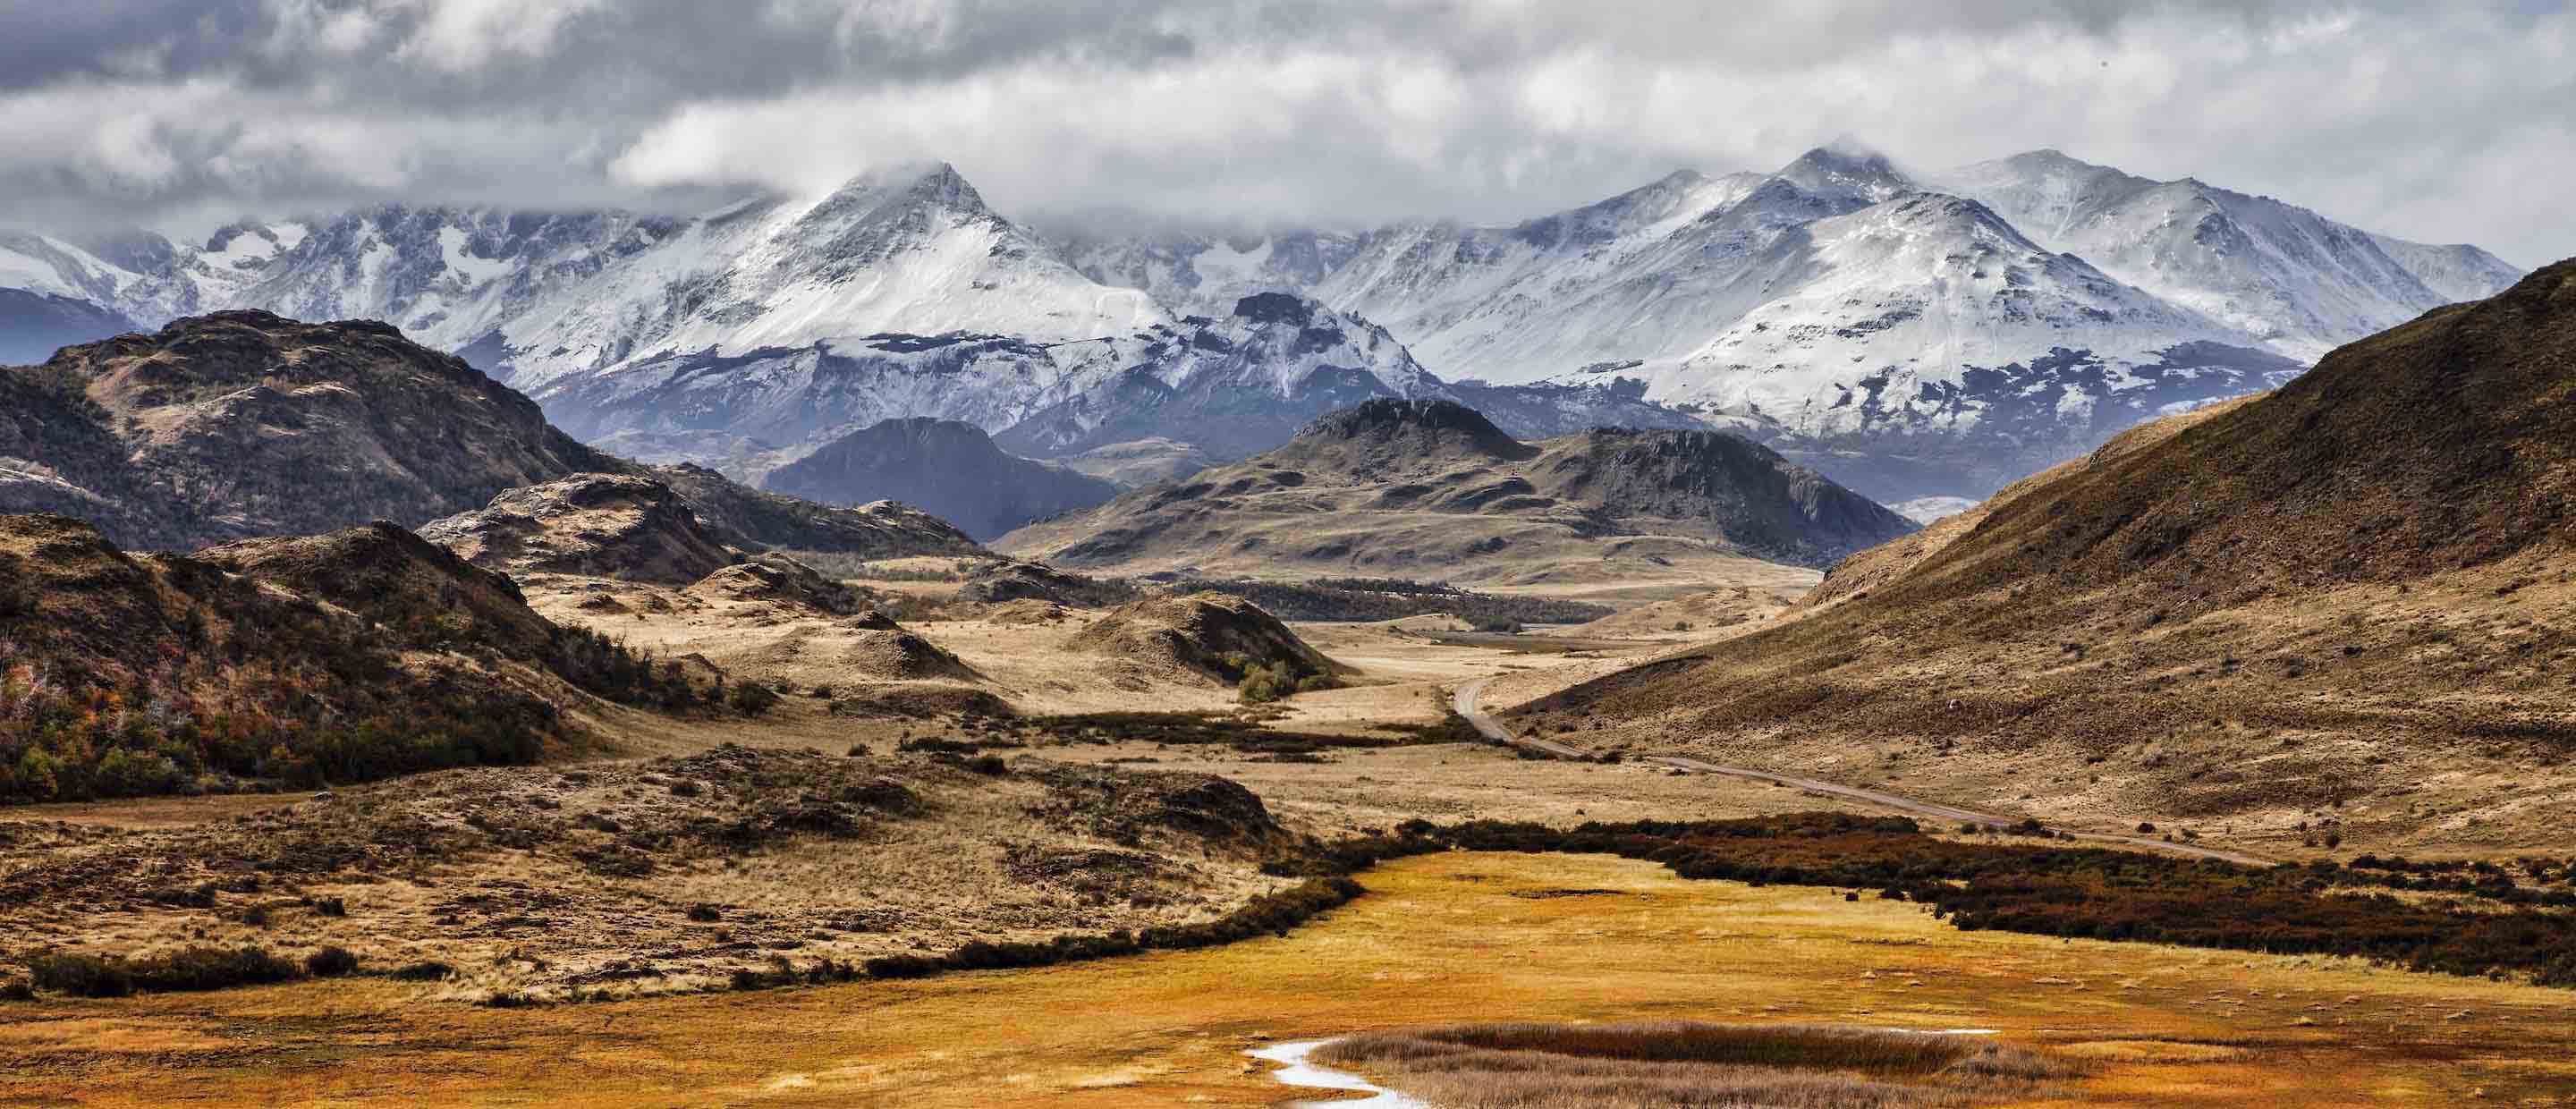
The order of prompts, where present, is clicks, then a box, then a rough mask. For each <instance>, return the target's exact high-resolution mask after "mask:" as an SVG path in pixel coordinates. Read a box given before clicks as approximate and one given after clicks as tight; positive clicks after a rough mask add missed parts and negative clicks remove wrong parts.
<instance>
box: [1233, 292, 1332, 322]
mask: <svg viewBox="0 0 2576 1109" xmlns="http://www.w3.org/2000/svg"><path fill="white" fill-rule="evenodd" d="M1318 313H1321V314H1325V315H1330V314H1331V313H1332V309H1330V308H1327V307H1325V306H1324V304H1323V302H1321V301H1317V300H1314V299H1312V298H1309V297H1303V296H1299V295H1297V294H1295V293H1282V292H1266V293H1254V294H1252V295H1251V296H1248V297H1244V298H1243V299H1241V300H1237V301H1235V302H1234V314H1235V315H1236V316H1237V317H1239V318H1241V319H1244V320H1248V321H1250V322H1252V323H1254V324H1256V325H1258V324H1270V323H1288V324H1295V325H1297V326H1299V327H1304V326H1306V325H1308V324H1311V323H1313V322H1314V320H1315V316H1316V315H1317V314H1318Z"/></svg>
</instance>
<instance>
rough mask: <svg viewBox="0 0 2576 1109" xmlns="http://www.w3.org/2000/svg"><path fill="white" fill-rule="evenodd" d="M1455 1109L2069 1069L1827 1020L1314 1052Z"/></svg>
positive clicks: (1657, 1099)
mask: <svg viewBox="0 0 2576 1109" xmlns="http://www.w3.org/2000/svg"><path fill="white" fill-rule="evenodd" d="M1315 1059H1316V1060H1317V1061H1319V1062H1323V1063H1327V1064H1332V1065H1338V1066H1350V1067H1357V1068H1364V1069H1367V1070H1369V1071H1371V1072H1373V1073H1378V1074H1382V1075H1385V1076H1386V1077H1385V1078H1384V1079H1383V1081H1385V1082H1386V1083H1387V1084H1388V1085H1390V1086H1393V1087H1395V1088H1397V1089H1400V1090H1403V1091H1404V1092H1406V1093H1409V1094H1413V1095H1415V1096H1417V1097H1420V1098H1422V1099H1424V1100H1427V1101H1429V1102H1431V1103H1433V1104H1437V1105H1443V1106H1456V1107H1459V1109H1554V1107H1557V1106H1578V1105H1580V1106H1640V1107H1642V1106H1763V1107H1776V1109H1894V1107H1912V1106H1966V1105H1977V1104H1983V1103H1986V1102H1989V1101H1993V1100H1997V1099H2000V1098H2005V1097H2019V1096H2028V1095H2030V1094H2032V1093H2033V1092H2034V1091H2035V1090H2036V1089H2037V1088H2038V1087H2039V1086H2040V1085H2041V1084H2042V1083H2045V1082H2048V1081H2051V1080H2054V1079H2061V1078H2072V1077H2075V1076H2076V1075H2077V1074H2078V1073H2079V1071H2078V1069H2077V1068H2076V1067H2075V1066H2074V1065H2073V1064H2071V1063H2069V1062H2067V1061H2064V1060H2061V1059H2058V1058H2055V1057H2053V1056H2049V1055H2046V1054H2043V1053H2041V1052H2037V1051H2031V1050H2027V1049H2024V1048H2017V1047H2011V1046H2007V1045H2004V1044H1998V1043H1994V1042H1992V1041H1988V1040H1983V1039H1979V1038H1975V1037H1969V1036H1959V1035H1946V1034H1942V1033H1935V1032H1905V1031H1896V1030H1887V1029H1873V1028H1852V1027H1843V1026H1833V1025H1795V1024H1783V1025H1726V1024H1702V1023H1695V1022H1687V1021H1657V1022H1652V1023H1640V1024H1597V1025H1596V1024H1584V1025H1562V1024H1478V1025H1459V1026H1453V1027H1445V1028H1428V1029H1410V1030H1397V1031H1388V1032H1371V1033H1363V1034H1360V1035H1355V1036H1349V1037H1345V1038H1343V1039H1340V1040H1336V1041H1334V1042H1332V1043H1330V1044H1327V1045H1325V1046H1324V1047H1322V1048H1320V1049H1318V1050H1317V1051H1316V1052H1315Z"/></svg>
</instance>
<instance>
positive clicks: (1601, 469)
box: [996, 400, 1914, 580]
mask: <svg viewBox="0 0 2576 1109" xmlns="http://www.w3.org/2000/svg"><path fill="white" fill-rule="evenodd" d="M1913 528H1914V525H1913V524H1912V523H1911V522H1909V521H1907V520H1905V519H1903V518H1902V517H1899V516H1897V515H1896V514H1894V513H1893V512H1890V511H1888V510H1887V509H1885V508H1882V507H1880V506H1879V505H1877V504H1875V503H1874V502H1871V501H1870V500H1868V499H1867V498H1865V497H1862V496H1860V495H1858V494H1855V493H1852V492H1850V491H1849V490H1846V489H1843V488H1842V487H1840V486H1838V485H1835V484H1834V483H1832V482H1830V481H1827V480H1825V479H1824V478H1822V477H1820V476H1818V475H1817V474H1815V473H1814V472H1813V471H1810V470H1807V469H1805V468H1803V467H1800V466H1797V465H1794V464H1792V463H1790V462H1788V461H1787V460H1786V459H1783V458H1781V457H1780V456H1779V455H1778V454H1777V453H1775V452H1773V451H1771V450H1770V449H1768V448H1766V447H1762V446H1760V445H1757V444H1754V443H1750V442H1747V441H1745V440H1743V439H1741V438H1738V437H1736V436H1732V435H1728V434H1726V433H1723V432H1714V431H1705V430H1703V431H1627V430H1601V431H1589V432H1584V433H1582V434H1578V435H1569V436H1564V437H1560V438H1556V439H1549V440H1544V441H1541V442H1537V443H1524V442H1521V441H1519V440H1517V439H1514V438H1512V437H1511V436H1509V435H1506V434H1504V433H1503V431H1502V429H1500V428H1497V427H1495V426H1494V425H1493V423H1492V422H1490V421H1488V420H1486V419H1485V418H1484V417H1483V416H1481V415H1479V414H1477V413H1476V412H1474V411H1473V410H1470V409H1467V408H1464V407H1461V406H1459V405H1456V404H1451V403H1448V402H1445V401H1397V400H1377V401H1370V402H1368V403H1366V404H1363V405H1360V406H1358V407H1355V408H1351V409H1347V410H1344V411H1341V412H1336V413H1333V414H1331V415H1329V416H1326V417H1324V418H1322V419H1319V420H1317V421H1315V422H1314V423H1313V424H1312V425H1310V426H1309V427H1308V428H1307V429H1306V430H1305V431H1304V432H1302V433H1300V434H1299V435H1298V436H1297V438H1296V439H1294V440H1293V441H1291V442H1290V443H1288V444H1287V445H1286V446H1283V447H1281V448H1279V449H1278V450H1275V451H1271V452H1269V453H1266V454H1263V455H1260V456H1257V457H1255V458H1252V459H1249V460H1246V461H1244V462H1242V463H1237V464H1235V465H1231V466H1221V467H1216V468H1214V469H1210V470H1206V471H1202V472H1200V473H1199V474H1196V475H1194V476H1193V477H1192V478H1190V479H1189V480H1188V481H1186V482H1180V483H1174V484H1169V485H1164V486H1158V487H1154V488H1150V489H1144V490H1138V491H1136V492H1133V493H1128V494H1125V495H1123V496H1121V497H1119V498H1118V499H1117V500H1114V501H1111V502H1109V503H1108V504H1105V505H1102V506H1100V507H1099V508H1096V509H1092V510H1089V511H1086V512H1082V513H1077V514H1075V515H1072V516H1068V517H1064V518H1061V519H1057V520H1052V521H1048V522H1046V523H1044V524H1039V525H1033V526H1031V527H1028V528H1024V529H1022V530H1020V531H1018V532H1015V533H1013V534H1011V535H1009V536H1006V537H1004V538H1003V539H1002V540H1001V541H1000V542H999V543H997V544H996V545H997V546H998V547H1000V548H1001V549H1002V550H1005V551H1008V552H1012V553H1014V554H1017V555H1021V556H1024V557H1035V558H1044V559H1046V560H1048V561H1051V562H1055V563H1058V564H1060V565H1065V566H1072V567H1082V568H1102V569H1106V568H1115V569H1117V570H1119V571H1121V572H1127V573H1149V572H1161V571H1172V570H1191V569H1195V570H1201V571H1211V572H1213V571H1233V570H1248V569H1251V568H1254V567H1256V566H1258V567H1267V568H1271V569H1277V568H1280V567H1289V566H1293V567H1298V568H1301V569H1309V570H1313V571H1315V572H1319V573H1320V572H1330V573H1365V574H1397V575H1407V576H1418V577H1431V578H1452V579H1457V580H1482V579H1493V580H1504V579H1507V578H1509V577H1510V576H1511V575H1515V574H1520V573H1523V572H1534V571H1536V570H1539V569H1542V568H1544V567H1546V566H1551V565H1553V566H1564V565H1568V564H1571V563H1592V564H1598V565H1601V566H1605V567H1615V565H1616V564H1617V563H1616V559H1634V560H1637V561H1638V562H1639V563H1640V564H1641V565H1640V566H1639V568H1638V569H1639V571H1640V572H1641V573H1651V572H1653V569H1654V567H1655V566H1656V565H1662V566H1667V567H1669V566H1670V565H1671V561H1672V559H1673V558H1674V557H1691V558H1714V557H1740V556H1744V555H1751V556H1755V557H1760V558H1766V559H1771V560H1775V561H1786V562H1795V563H1801V564H1806V565H1826V564H1829V563H1831V562H1832V561H1833V560H1834V559H1837V558H1840V557H1842V556H1843V555H1846V554H1849V553H1851V552H1853V551H1856V550H1859V549H1862V548H1864V547H1868V546H1873V545H1875V544H1877V543H1881V542H1884V541H1886V540H1888V539H1891V538H1894V537H1896V536H1899V535H1903V534H1905V533H1906V532H1909V531H1911V530H1913ZM1655 559H1662V560H1664V561H1663V562H1662V563H1661V564H1657V563H1654V562H1653V561H1652V560H1655ZM1605 572H1607V571H1605Z"/></svg>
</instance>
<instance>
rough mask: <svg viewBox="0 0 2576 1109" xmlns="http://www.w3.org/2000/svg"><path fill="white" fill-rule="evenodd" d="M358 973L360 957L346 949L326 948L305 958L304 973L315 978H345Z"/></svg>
mask: <svg viewBox="0 0 2576 1109" xmlns="http://www.w3.org/2000/svg"><path fill="white" fill-rule="evenodd" d="M357 972H358V956H357V954H356V953H355V952H352V951H350V950H349V949H348V948H345V947H336V946H335V947H325V948H323V949H322V950H320V951H316V952H314V953H312V954H310V955H307V956H305V957H304V973H306V974H310V975H312V976H313V977H315V978H345V977H347V976H349V975H352V974H356V973H357Z"/></svg>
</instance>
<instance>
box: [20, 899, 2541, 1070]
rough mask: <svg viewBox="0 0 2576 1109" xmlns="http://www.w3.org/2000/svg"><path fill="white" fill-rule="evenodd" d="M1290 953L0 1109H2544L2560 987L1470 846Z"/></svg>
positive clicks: (332, 1023) (648, 1002)
mask: <svg viewBox="0 0 2576 1109" xmlns="http://www.w3.org/2000/svg"><path fill="white" fill-rule="evenodd" d="M1363 880H1364V881H1365V882H1366V883H1367V884H1368V885H1369V886H1370V888H1371V889H1372V890H1373V891H1374V892H1373V893H1372V895H1371V896H1368V897H1364V898H1362V899H1361V900H1359V901H1357V902H1354V903H1353V904H1351V905H1349V906H1346V907H1344V908H1342V909H1339V910H1336V911H1335V912H1333V913H1331V914H1330V915H1328V916H1327V917H1325V918H1323V919H1322V920H1319V921H1317V922H1315V923H1313V924H1310V925H1308V926H1307V927H1305V928H1301V929H1299V930H1297V931H1295V932H1293V933H1291V934H1290V935H1288V936H1286V937H1284V938H1272V939H1262V940H1255V941H1249V942H1245V943H1240V944H1236V945H1232V946H1228V947H1223V948H1214V949H1207V950H1200V951H1192V952H1184V953H1168V954H1156V955H1148V956H1142V957H1136V958H1126V959H1113V960H1109V961H1105V962H1097V963H1085V964H1076V965H1067V966H1059V967H1054V968H1048V969H1044V970H1035V971H1001V972H984V973H973V974H960V975H951V976H946V977H941V978H933V979H927V980H921V981H909V982H869V983H859V984H854V985H847V986H829V987H817V988H810V989H790V990H773V991H765V992H760V993H754V994H736V995H712V996H697V997H679V998H653V999H643V1000H636V1001H629V1002H619V1003H613V1004H603V1005H586V1006H566V1007H557V1008H546V1009H535V1010H513V1011H495V1010H488V1009H476V1008H469V1007H464V1006H455V1005H443V1004H437V1003H433V1002H430V1001H429V1000H427V998H426V996H425V995H424V992H423V990H422V989H421V988H419V987H412V986H405V985H401V984H397V983H391V982H382V981H343V982H336V983H313V984H303V985H293V986H283V987H273V988H262V989H251V990H238V991H232V992H226V993H218V994H204V995H164V996H156V997H149V998H140V999H131V1000H121V1001H100V1002H47V1003H44V1004H41V1005H35V1006H13V1007H12V1008H11V1010H10V1012H9V1016H10V1018H11V1019H9V1020H8V1021H6V1022H0V1100H16V1101H24V1102H29V1103H35V1104H52V1103H64V1104H83V1105H101V1106H107V1105H164V1104H170V1103H172V1102H174V1101H178V1100H182V1099H188V1100H199V1101H206V1102H212V1103H267V1104H311V1103H319V1102H325V1101H328V1102H331V1103H334V1104H389V1105H390V1104H401V1105H415V1104H448V1103H459V1102H473V1103H493V1102H514V1103H542V1104H560V1105H612V1104H618V1105H622V1104H632V1103H636V1102H646V1103H651V1104H657V1105H716V1104H734V1105H739V1104H776V1105H888V1106H897V1105H900V1106H924V1105H928V1106H950V1105H957V1106H963V1105H979V1106H981V1105H997V1106H1008V1105H1077V1106H1078V1105H1099V1106H1113V1105H1172V1104H1182V1103H1195V1104H1216V1105H1264V1104H1275V1103H1276V1102H1277V1101H1279V1100H1280V1099H1281V1098H1282V1097H1283V1094H1284V1093H1285V1091H1283V1090H1282V1089H1281V1088H1280V1087H1279V1086H1278V1085H1277V1084H1275V1083H1274V1082H1273V1081H1272V1080H1271V1079H1270V1078H1269V1077H1268V1075H1267V1073H1266V1068H1264V1067H1261V1066H1259V1065H1257V1064H1253V1063H1251V1062H1250V1061H1248V1060H1247V1059H1246V1058H1245V1057H1244V1056H1243V1054H1242V1052H1243V1051H1244V1050H1245V1049H1247V1048H1249V1047H1252V1046H1257V1045H1258V1044H1259V1043H1260V1042H1263V1041H1265V1040H1269V1039H1289V1038H1301V1039H1302V1038H1313V1037H1323V1036H1335V1035H1342V1034H1347V1033H1352V1032H1361V1031H1368V1030H1372V1029H1386V1028H1402V1027H1418V1026H1423V1025H1437V1024H1454V1023H1463V1022H1475V1021H1489V1020H1497V1019H1508V1020H1532V1021H1550V1022H1568V1021H1600V1022H1610V1021H1637V1020H1706V1021H1717V1022H1725V1023H1732V1024H1745V1023H1755V1024H1771V1023H1780V1024H1791V1023H1806V1024H1816V1023H1826V1024H1839V1025H1863V1026H1884V1027H1893V1028H1915V1029H1954V1028H1986V1029H1993V1030H1995V1038H1996V1040H1997V1041H1998V1042H1999V1043H2001V1044H2004V1045H2006V1046H2011V1047H2022V1048H2037V1049H2044V1050H2046V1051H2049V1052H2051V1053H2053V1054H2055V1055H2059V1056H2063V1057H2067V1058H2072V1059H2077V1060H2081V1061H2083V1062H2084V1063H2085V1065H2086V1067H2087V1073H2086V1074H2085V1075H2084V1076H2082V1077H2080V1078H2076V1079H2072V1080H2067V1081H2064V1082H2061V1083H2056V1085H2058V1086H2060V1087H2061V1088H2062V1089H2063V1096H2061V1097H2057V1098H2052V1099H2048V1100H2044V1101H2040V1100H2034V1101H2025V1102H2021V1104H2033V1105H2037V1104H2052V1105H2071V1104H2086V1105H2094V1104H2110V1105H2138V1106H2241V1105H2256V1104H2259V1105H2277V1106H2309V1105H2349V1104H2355V1103H2370V1104H2388V1105H2443V1106H2447V1105H2459V1104H2482V1103H2489V1102H2492V1103H2496V1104H2514V1103H2517V1102H2522V1103H2549V1102H2547V1101H2546V1100H2544V1099H2564V1098H2567V1097H2569V1096H2571V1095H2576V1064H2571V1063H2570V1062H2569V1061H2568V1060H2567V1058H2566V1051H2565V1047H2566V1045H2567V1044H2568V1043H2569V1042H2571V1041H2576V1013H2571V1007H2570V1006H2569V1005H2568V1003H2567V995H2566V994H2565V993H2563V992H2559V991H2548V990H2540V989H2533V988H2528V987H2521V986H2513V985H2505V984H2498V983H2490V982H2484V981H2477V980H2464V979H2458V978H2447V977H2436V976H2425V975H2410V974H2404V973H2398V972H2393V971H2386V970H2376V969H2372V968H2370V967H2367V966H2363V965H2359V964H2356V963H2353V962H2350V961H2345V960H2333V959H2303V958H2285V957H2269V956H2252V957H2248V956H2244V955H2237V954H2225V953H2218V952H2205V951H2191V950H2181V949H2175V948H2165V947H2156V946H2149V945H2122V944H2110V943H2096V942H2089V941H2072V942H2070V941H2062V940H2057V939H2049V938H2042V937H2034V936H2025V935H2015V934H2009V933H1996V932H1974V933H1962V932H1958V931H1955V930H1952V929H1951V928H1949V927H1948V926H1947V925H1946V924H1943V923H1941V922H1938V921H1934V920H1932V919H1931V918H1930V917H1928V916H1927V915H1925V914H1924V913H1922V912H1921V911H1920V910H1919V909H1918V908H1916V907H1914V906H1910V905H1906V904H1902V903H1896V902H1883V901H1877V900H1872V899H1866V898H1865V899H1863V900H1860V901H1857V902H1847V901H1845V900H1843V897H1842V895H1841V894H1840V893H1838V892H1836V891H1833V890H1823V889H1799V888H1786V887H1766V888H1749V887H1746V886H1742V885H1738V884H1735V883H1730V882H1716V881H1684V880H1681V879H1677V878H1674V877H1672V876H1671V875H1670V874H1668V873H1666V872H1664V871H1663V870H1661V869H1660V868H1658V867H1656V866H1654V865H1653V864H1649V863H1642V862H1629V861H1623V860H1618V859H1611V858H1604V857H1574V856H1562V855H1491V854H1476V853H1452V854H1443V855H1435V856H1426V857H1421V858H1416V859H1410V860H1406V861H1403V862H1399V863H1394V864H1390V865H1388V866H1385V867H1382V868H1380V869H1378V870H1376V871H1373V872H1371V873H1370V874H1368V875H1365V876H1364V877H1363Z"/></svg>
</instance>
